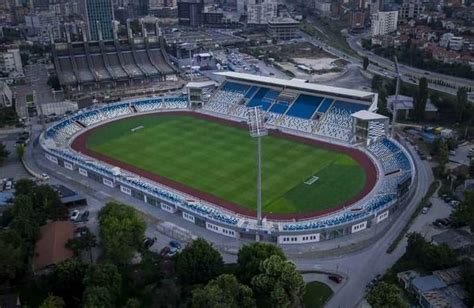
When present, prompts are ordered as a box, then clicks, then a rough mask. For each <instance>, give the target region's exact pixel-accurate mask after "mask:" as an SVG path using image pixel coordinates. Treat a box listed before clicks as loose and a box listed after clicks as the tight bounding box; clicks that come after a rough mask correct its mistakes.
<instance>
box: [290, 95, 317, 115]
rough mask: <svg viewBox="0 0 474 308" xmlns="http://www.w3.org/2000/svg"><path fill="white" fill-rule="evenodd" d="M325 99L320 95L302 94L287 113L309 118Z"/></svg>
mask: <svg viewBox="0 0 474 308" xmlns="http://www.w3.org/2000/svg"><path fill="white" fill-rule="evenodd" d="M322 100H323V98H322V97H319V96H311V95H306V94H301V95H300V96H299V97H298V99H296V101H295V102H294V103H293V105H292V106H291V107H290V110H288V112H287V113H286V114H287V115H289V116H294V117H299V118H303V119H309V118H311V116H312V115H313V113H314V112H315V111H316V109H317V108H318V106H319V104H321V101H322Z"/></svg>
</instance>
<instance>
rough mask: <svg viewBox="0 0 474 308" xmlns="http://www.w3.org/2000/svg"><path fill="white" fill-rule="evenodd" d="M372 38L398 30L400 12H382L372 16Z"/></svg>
mask: <svg viewBox="0 0 474 308" xmlns="http://www.w3.org/2000/svg"><path fill="white" fill-rule="evenodd" d="M371 21H372V29H371V30H372V36H377V35H385V34H388V33H391V32H394V31H396V30H397V25H398V11H380V12H377V13H375V14H372V16H371Z"/></svg>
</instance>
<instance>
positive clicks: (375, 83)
mask: <svg viewBox="0 0 474 308" xmlns="http://www.w3.org/2000/svg"><path fill="white" fill-rule="evenodd" d="M383 83H384V82H383V77H382V76H379V75H377V74H375V75H374V77H372V91H374V92H379V91H380V90H381V89H382V88H383Z"/></svg>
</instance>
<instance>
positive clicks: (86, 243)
mask: <svg viewBox="0 0 474 308" xmlns="http://www.w3.org/2000/svg"><path fill="white" fill-rule="evenodd" d="M96 246H97V237H96V236H95V235H94V234H92V232H91V231H90V230H89V228H87V227H85V230H84V231H83V232H81V236H80V237H74V238H72V239H70V240H69V241H68V242H67V243H66V247H67V248H69V249H71V250H72V251H74V254H75V255H80V254H81V252H83V251H87V252H89V258H90V263H91V264H92V248H94V247H96Z"/></svg>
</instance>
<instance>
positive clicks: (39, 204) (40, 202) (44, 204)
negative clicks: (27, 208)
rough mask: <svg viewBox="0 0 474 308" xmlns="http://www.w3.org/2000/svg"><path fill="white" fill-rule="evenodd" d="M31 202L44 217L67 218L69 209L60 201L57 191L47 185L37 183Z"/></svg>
mask: <svg viewBox="0 0 474 308" xmlns="http://www.w3.org/2000/svg"><path fill="white" fill-rule="evenodd" d="M33 204H34V205H35V208H37V209H38V210H39V211H40V212H42V213H44V214H43V215H44V217H45V218H46V219H52V220H55V221H56V220H67V219H68V216H69V211H68V209H67V208H66V206H64V205H63V204H62V203H61V199H60V198H59V195H58V193H57V191H55V190H54V189H53V188H52V187H51V186H49V185H39V186H36V187H34V189H33Z"/></svg>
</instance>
